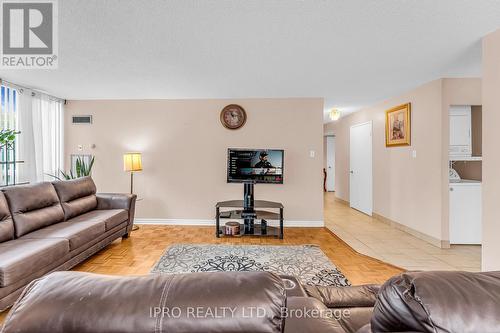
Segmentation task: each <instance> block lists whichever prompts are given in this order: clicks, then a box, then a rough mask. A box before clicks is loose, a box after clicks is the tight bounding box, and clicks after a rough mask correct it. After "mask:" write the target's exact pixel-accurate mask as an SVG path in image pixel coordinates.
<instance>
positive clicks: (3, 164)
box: [0, 84, 19, 186]
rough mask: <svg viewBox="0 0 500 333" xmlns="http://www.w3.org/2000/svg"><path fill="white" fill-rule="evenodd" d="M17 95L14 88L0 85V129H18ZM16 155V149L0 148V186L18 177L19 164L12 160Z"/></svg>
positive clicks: (10, 182)
mask: <svg viewBox="0 0 500 333" xmlns="http://www.w3.org/2000/svg"><path fill="white" fill-rule="evenodd" d="M17 96H18V93H17V90H16V89H15V88H13V87H9V86H6V85H3V84H2V85H1V86H0V100H1V103H0V129H1V130H15V131H18V130H19V126H18V97H17ZM16 144H17V142H16ZM14 154H15V156H14ZM18 156H19V155H18V154H17V151H16V150H10V149H7V148H6V147H3V148H2V149H0V186H3V185H9V184H13V183H15V182H16V181H17V180H18V179H19V174H18V173H16V171H17V170H16V167H17V166H18V165H19V164H17V163H15V162H14V160H17V158H18Z"/></svg>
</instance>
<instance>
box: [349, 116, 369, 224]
mask: <svg viewBox="0 0 500 333" xmlns="http://www.w3.org/2000/svg"><path fill="white" fill-rule="evenodd" d="M349 142H350V161H349V162H350V169H349V172H350V174H349V202H350V206H351V208H354V209H356V210H359V211H361V212H363V213H365V214H368V215H370V216H371V215H372V210H373V189H372V188H373V185H372V184H373V179H372V177H373V174H372V122H371V121H370V122H367V123H362V124H358V125H354V126H351V129H350V141H349Z"/></svg>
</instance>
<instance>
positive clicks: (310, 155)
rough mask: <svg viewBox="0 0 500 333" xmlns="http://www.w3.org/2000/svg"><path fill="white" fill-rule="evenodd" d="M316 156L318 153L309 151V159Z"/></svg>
mask: <svg viewBox="0 0 500 333" xmlns="http://www.w3.org/2000/svg"><path fill="white" fill-rule="evenodd" d="M314 156H316V152H315V151H314V150H310V151H309V157H310V158H314Z"/></svg>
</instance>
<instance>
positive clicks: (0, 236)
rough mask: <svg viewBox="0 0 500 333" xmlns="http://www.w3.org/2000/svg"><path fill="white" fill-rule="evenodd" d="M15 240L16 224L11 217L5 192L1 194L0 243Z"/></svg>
mask: <svg viewBox="0 0 500 333" xmlns="http://www.w3.org/2000/svg"><path fill="white" fill-rule="evenodd" d="M11 239H14V223H13V222H12V217H11V216H10V211H9V205H8V204H7V199H5V195H4V194H3V192H0V243H1V242H6V241H8V240H11Z"/></svg>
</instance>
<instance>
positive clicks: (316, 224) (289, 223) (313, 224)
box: [134, 218, 325, 228]
mask: <svg viewBox="0 0 500 333" xmlns="http://www.w3.org/2000/svg"><path fill="white" fill-rule="evenodd" d="M134 224H152V225H190V226H213V225H215V220H202V219H143V218H136V219H134ZM272 225H274V223H273V224H272ZM284 225H285V227H289V228H306V227H307V228H322V227H324V226H325V222H324V221H293V220H285V222H284Z"/></svg>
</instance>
